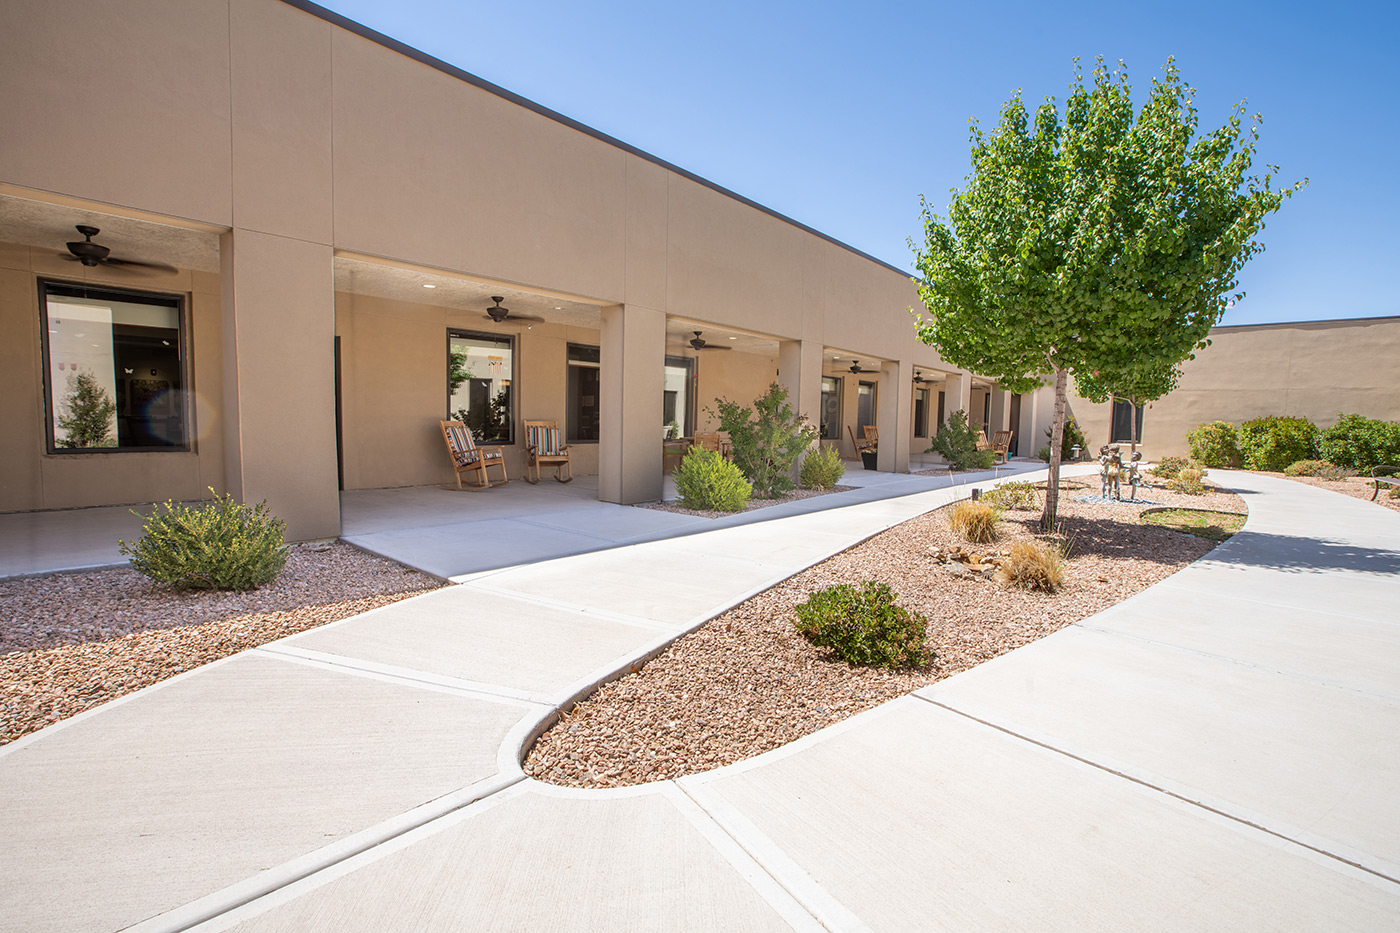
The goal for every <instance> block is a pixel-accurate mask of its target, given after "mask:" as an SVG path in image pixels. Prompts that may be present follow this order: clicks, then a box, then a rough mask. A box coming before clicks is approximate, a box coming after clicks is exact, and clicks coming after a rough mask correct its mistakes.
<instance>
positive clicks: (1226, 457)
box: [1186, 421, 1240, 467]
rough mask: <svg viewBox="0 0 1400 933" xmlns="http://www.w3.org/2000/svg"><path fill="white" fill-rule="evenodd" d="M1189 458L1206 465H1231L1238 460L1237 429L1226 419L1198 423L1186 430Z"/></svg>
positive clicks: (1236, 463) (1235, 463) (1237, 462)
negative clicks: (1189, 451)
mask: <svg viewBox="0 0 1400 933" xmlns="http://www.w3.org/2000/svg"><path fill="white" fill-rule="evenodd" d="M1186 443H1187V445H1188V446H1190V448H1191V459H1192V460H1196V461H1199V462H1201V463H1204V464H1205V465H1206V466H1208V467H1232V466H1236V465H1238V464H1239V462H1240V446H1239V430H1238V429H1237V428H1236V427H1235V426H1234V425H1233V424H1231V423H1230V422H1228V421H1212V422H1210V423H1209V424H1198V425H1196V426H1195V427H1194V428H1192V429H1191V430H1189V431H1187V432H1186Z"/></svg>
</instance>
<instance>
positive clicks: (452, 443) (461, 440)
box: [438, 421, 510, 492]
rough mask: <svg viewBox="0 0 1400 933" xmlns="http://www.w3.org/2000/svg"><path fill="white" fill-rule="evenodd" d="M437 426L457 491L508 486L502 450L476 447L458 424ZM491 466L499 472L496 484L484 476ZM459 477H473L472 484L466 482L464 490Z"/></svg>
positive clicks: (468, 430)
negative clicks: (440, 431) (455, 479)
mask: <svg viewBox="0 0 1400 933" xmlns="http://www.w3.org/2000/svg"><path fill="white" fill-rule="evenodd" d="M438 426H439V427H441V428H442V439H443V442H444V443H446V444H447V455H448V456H449V457H451V458H452V470H453V472H455V473H456V475H457V488H458V489H470V490H472V491H473V492H477V491H480V490H482V489H490V488H491V487H492V486H504V485H505V484H506V483H509V482H510V477H508V476H506V457H505V451H504V450H503V449H501V448H500V447H478V446H476V440H475V439H474V438H473V437H472V432H471V429H470V428H468V427H467V426H466V425H465V424H463V423H462V422H460V421H439V422H438ZM492 466H494V467H498V468H499V469H500V471H501V478H500V480H499V481H497V482H494V483H493V482H491V477H490V476H489V475H488V474H487V472H486V469H487V467H492ZM463 473H473V474H475V475H476V482H472V481H470V480H468V482H467V484H466V485H465V486H464V485H462V474H463ZM449 488H450V487H449Z"/></svg>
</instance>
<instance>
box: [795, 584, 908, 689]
mask: <svg viewBox="0 0 1400 933" xmlns="http://www.w3.org/2000/svg"><path fill="white" fill-rule="evenodd" d="M894 600H895V595H894V593H892V592H891V591H890V588H889V587H888V586H886V585H885V584H883V583H875V582H874V581H871V580H867V581H866V582H864V583H862V584H861V585H860V588H859V589H857V588H856V587H855V586H853V585H852V584H849V583H843V584H841V585H839V586H831V587H827V588H826V589H823V590H818V591H817V592H815V593H813V594H812V595H811V596H809V597H807V600H806V601H805V602H803V603H801V604H799V605H798V606H797V608H796V610H795V611H796V614H797V623H796V624H797V630H798V631H799V632H801V633H802V634H803V635H805V636H806V637H807V640H808V641H810V642H811V643H812V644H814V645H818V646H820V647H822V648H830V649H831V650H832V651H834V652H836V654H837V655H838V656H839V657H840V658H841V659H842V660H843V661H845V662H846V663H848V664H858V665H862V666H871V667H896V668H898V667H922V666H923V665H925V664H927V663H928V662H929V661H931V660H932V659H933V652H932V651H931V650H929V647H928V640H927V631H926V625H927V623H926V621H925V620H924V618H923V616H921V615H919V614H918V613H915V612H910V611H908V610H907V609H904V608H903V607H901V606H898V605H896V604H895V601H894Z"/></svg>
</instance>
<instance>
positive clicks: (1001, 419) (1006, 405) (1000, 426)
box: [989, 386, 1017, 431]
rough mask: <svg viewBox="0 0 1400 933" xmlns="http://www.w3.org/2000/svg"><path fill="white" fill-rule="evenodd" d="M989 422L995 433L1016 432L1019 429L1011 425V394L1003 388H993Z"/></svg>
mask: <svg viewBox="0 0 1400 933" xmlns="http://www.w3.org/2000/svg"><path fill="white" fill-rule="evenodd" d="M991 408H992V410H991V416H990V418H989V421H990V423H991V429H992V430H993V431H1008V430H1009V431H1016V430H1017V427H1016V425H1014V424H1010V423H1009V421H1008V419H1010V417H1011V393H1010V392H1008V391H1006V390H1005V389H1003V388H1002V387H1001V386H993V387H992V406H991Z"/></svg>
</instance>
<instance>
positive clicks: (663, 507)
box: [637, 486, 856, 518]
mask: <svg viewBox="0 0 1400 933" xmlns="http://www.w3.org/2000/svg"><path fill="white" fill-rule="evenodd" d="M855 488H856V487H854V486H831V487H829V488H827V489H792V490H789V491H788V492H785V493H783V494H782V495H781V496H776V497H774V498H772V499H750V500H749V501H748V502H747V503H745V505H744V507H743V508H742V509H740V510H739V512H752V511H753V510H754V509H766V508H768V506H770V505H782V504H783V503H784V502H795V501H796V500H798V499H811V498H813V497H815V496H827V495H830V494H831V493H833V492H850V491H851V490H852V489H855ZM637 508H639V509H655V510H656V511H658V512H679V513H680V514H681V515H698V516H700V517H701V518H724V516H726V515H738V514H739V512H715V511H713V510H710V509H688V508H686V507H685V506H683V505H681V501H680V500H679V499H667V500H666V501H664V502H639V503H637Z"/></svg>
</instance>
